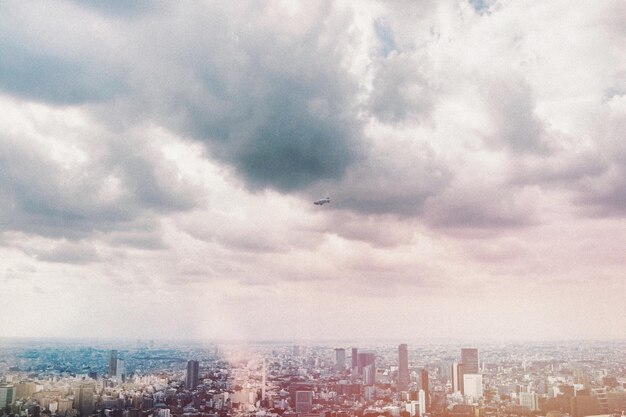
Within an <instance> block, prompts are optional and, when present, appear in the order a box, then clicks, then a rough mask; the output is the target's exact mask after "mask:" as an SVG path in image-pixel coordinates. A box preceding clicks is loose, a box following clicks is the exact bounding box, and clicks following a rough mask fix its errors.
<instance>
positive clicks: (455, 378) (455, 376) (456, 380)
mask: <svg viewBox="0 0 626 417" xmlns="http://www.w3.org/2000/svg"><path fill="white" fill-rule="evenodd" d="M451 374H452V381H451V382H452V392H461V393H462V392H463V365H462V364H460V363H457V362H453V363H452V372H451Z"/></svg>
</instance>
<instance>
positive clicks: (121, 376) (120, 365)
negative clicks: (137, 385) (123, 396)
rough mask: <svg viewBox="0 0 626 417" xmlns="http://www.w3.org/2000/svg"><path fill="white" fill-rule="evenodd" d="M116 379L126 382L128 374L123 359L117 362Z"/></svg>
mask: <svg viewBox="0 0 626 417" xmlns="http://www.w3.org/2000/svg"><path fill="white" fill-rule="evenodd" d="M114 376H115V378H117V380H118V381H123V380H124V376H126V372H125V371H124V360H123V359H118V360H117V364H116V365H115V375H114Z"/></svg>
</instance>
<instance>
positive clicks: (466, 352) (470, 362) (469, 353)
mask: <svg viewBox="0 0 626 417" xmlns="http://www.w3.org/2000/svg"><path fill="white" fill-rule="evenodd" d="M461 363H462V364H463V372H464V373H466V374H478V373H480V370H479V367H478V349H475V348H463V349H461Z"/></svg>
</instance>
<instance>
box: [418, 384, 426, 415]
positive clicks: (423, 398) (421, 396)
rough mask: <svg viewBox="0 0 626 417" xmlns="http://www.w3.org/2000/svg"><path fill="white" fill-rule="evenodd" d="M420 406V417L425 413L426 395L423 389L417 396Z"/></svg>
mask: <svg viewBox="0 0 626 417" xmlns="http://www.w3.org/2000/svg"><path fill="white" fill-rule="evenodd" d="M417 399H418V401H419V403H420V405H419V414H420V417H421V416H423V415H424V414H425V413H426V393H425V392H424V390H423V389H421V390H419V394H418V397H417Z"/></svg>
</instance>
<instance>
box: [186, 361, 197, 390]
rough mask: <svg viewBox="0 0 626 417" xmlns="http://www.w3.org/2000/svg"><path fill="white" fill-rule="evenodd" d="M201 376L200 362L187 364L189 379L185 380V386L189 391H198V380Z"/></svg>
mask: <svg viewBox="0 0 626 417" xmlns="http://www.w3.org/2000/svg"><path fill="white" fill-rule="evenodd" d="M199 376H200V364H199V363H198V361H188V362H187V378H186V380H185V386H186V387H187V389H189V390H192V389H196V387H197V386H198V378H199Z"/></svg>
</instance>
